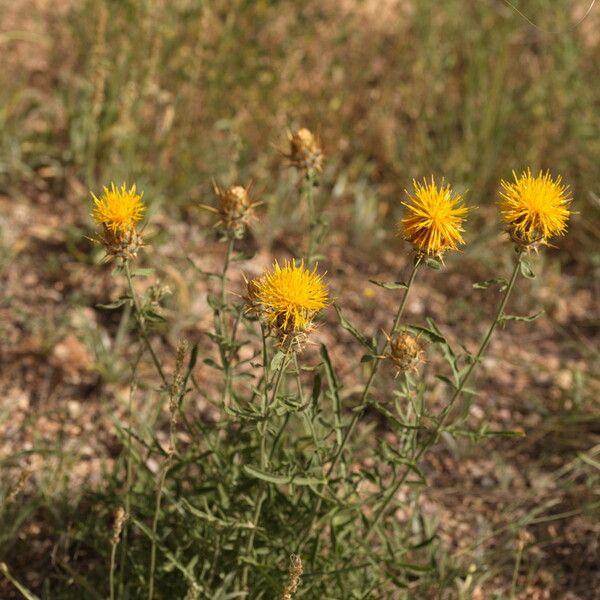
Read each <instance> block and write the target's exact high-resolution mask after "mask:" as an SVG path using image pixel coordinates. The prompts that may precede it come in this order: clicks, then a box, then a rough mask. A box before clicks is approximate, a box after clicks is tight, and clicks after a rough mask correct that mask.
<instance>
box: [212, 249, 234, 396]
mask: <svg viewBox="0 0 600 600" xmlns="http://www.w3.org/2000/svg"><path fill="white" fill-rule="evenodd" d="M234 244H235V240H234V239H233V238H231V239H230V240H229V242H228V243H227V250H226V252H225V259H224V260H223V269H222V271H221V276H220V279H221V287H220V291H219V298H220V305H219V310H218V313H217V319H216V323H215V329H216V333H217V334H218V335H219V336H220V341H219V351H220V354H221V363H222V365H223V373H224V383H223V391H222V395H223V397H222V402H223V404H224V405H226V404H227V402H228V399H229V396H230V388H231V356H230V353H229V348H228V346H229V345H230V344H233V337H234V336H235V328H234V329H233V330H232V334H231V339H230V340H228V339H227V329H228V328H227V320H226V319H225V291H226V290H225V287H226V283H227V271H228V270H229V265H230V263H231V257H232V256H233V247H234Z"/></svg>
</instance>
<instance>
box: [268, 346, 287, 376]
mask: <svg viewBox="0 0 600 600" xmlns="http://www.w3.org/2000/svg"><path fill="white" fill-rule="evenodd" d="M284 360H285V352H282V351H281V350H278V351H277V352H276V353H275V356H273V360H271V373H274V372H275V371H277V369H279V368H280V367H281V363H282V362H283V361H284Z"/></svg>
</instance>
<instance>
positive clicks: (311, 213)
mask: <svg viewBox="0 0 600 600" xmlns="http://www.w3.org/2000/svg"><path fill="white" fill-rule="evenodd" d="M302 196H303V197H304V198H305V199H306V204H307V206H308V218H309V224H308V248H307V250H306V264H307V265H308V266H310V265H312V263H313V262H314V256H315V252H316V243H317V240H316V236H315V234H316V231H317V224H318V215H317V211H316V206H315V175H314V174H313V173H312V172H309V173H307V174H306V175H305V176H304V179H303V182H302Z"/></svg>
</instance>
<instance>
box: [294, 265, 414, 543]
mask: <svg viewBox="0 0 600 600" xmlns="http://www.w3.org/2000/svg"><path fill="white" fill-rule="evenodd" d="M422 261H423V257H422V256H421V255H420V254H419V255H417V257H416V258H415V261H414V264H413V268H412V270H411V272H410V276H409V278H408V281H407V282H406V287H405V288H404V294H403V295H402V300H401V301H400V306H399V307H398V311H397V312H396V316H395V317H394V322H393V324H392V330H391V333H390V338H391V337H392V336H393V335H394V334H395V333H396V331H397V330H398V326H399V324H400V319H401V318H402V314H403V313H404V309H405V308H406V304H407V302H408V295H409V293H410V289H411V287H412V285H413V283H414V281H415V277H416V275H417V270H418V269H419V266H420V265H421V263H422ZM388 344H389V340H387V339H386V342H385V344H384V346H383V348H382V350H381V352H379V353H378V356H374V357H373V361H372V363H373V365H372V367H371V373H370V374H369V378H368V380H367V383H366V385H365V387H364V389H363V393H362V395H361V398H360V402H359V404H358V410H356V412H355V413H354V415H353V417H352V420H351V421H350V425H349V426H348V428H347V429H346V431H345V432H344V435H343V437H342V441H341V442H340V445H339V447H338V449H337V451H336V453H335V455H334V457H333V459H332V461H331V463H330V465H329V468H328V469H327V471H326V473H325V479H326V480H327V479H329V477H330V476H331V474H332V473H333V471H334V469H335V468H336V466H337V463H338V461H339V460H340V458H341V456H342V454H343V452H344V449H345V447H346V444H347V443H348V440H349V439H350V437H351V436H352V433H353V432H354V429H355V428H356V425H357V423H358V421H359V419H360V418H361V416H362V415H363V413H364V410H365V408H366V401H367V398H368V395H369V392H370V390H371V386H372V385H373V382H374V381H375V377H376V375H377V372H378V370H379V365H380V363H381V361H382V360H383V358H382V357H383V355H384V353H385V351H386V350H387V347H388ZM324 485H325V484H324ZM322 504H323V496H322V495H321V496H319V499H318V500H317V504H316V506H315V510H314V512H313V517H312V521H311V524H310V526H309V528H308V531H307V533H306V536H305V537H304V539H302V541H301V542H300V545H299V546H298V550H297V552H298V553H299V552H300V550H301V549H302V548H303V546H304V544H305V543H306V541H307V540H308V538H309V537H310V535H311V533H312V530H313V529H314V526H315V523H316V522H317V519H318V518H319V512H320V510H321V505H322Z"/></svg>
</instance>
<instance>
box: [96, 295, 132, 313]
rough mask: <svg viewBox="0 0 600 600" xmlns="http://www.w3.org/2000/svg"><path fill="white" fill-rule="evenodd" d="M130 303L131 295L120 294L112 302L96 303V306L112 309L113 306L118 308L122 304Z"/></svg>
mask: <svg viewBox="0 0 600 600" xmlns="http://www.w3.org/2000/svg"><path fill="white" fill-rule="evenodd" d="M128 303H129V304H132V302H131V296H121V298H119V299H118V300H115V301H114V302H109V303H108V304H96V308H104V309H106V310H114V309H115V308H119V307H120V306H123V304H128Z"/></svg>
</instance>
